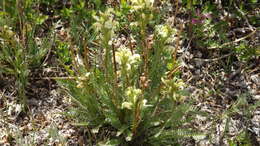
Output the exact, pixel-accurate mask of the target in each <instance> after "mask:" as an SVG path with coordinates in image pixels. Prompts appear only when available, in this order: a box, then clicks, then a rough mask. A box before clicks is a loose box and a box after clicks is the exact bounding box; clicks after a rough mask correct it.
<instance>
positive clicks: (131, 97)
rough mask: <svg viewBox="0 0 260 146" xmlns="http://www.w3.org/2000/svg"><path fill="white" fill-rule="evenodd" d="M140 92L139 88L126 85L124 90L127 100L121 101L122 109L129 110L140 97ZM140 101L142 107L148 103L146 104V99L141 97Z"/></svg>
mask: <svg viewBox="0 0 260 146" xmlns="http://www.w3.org/2000/svg"><path fill="white" fill-rule="evenodd" d="M141 94H142V90H141V89H137V88H135V87H128V88H127V90H126V93H125V95H126V97H127V101H125V102H123V103H122V109H129V110H131V109H132V108H133V106H134V105H135V104H136V103H137V102H138V99H139V98H140V97H141ZM140 102H141V106H142V107H146V106H148V105H146V103H147V100H146V99H143V100H142V101H140Z"/></svg>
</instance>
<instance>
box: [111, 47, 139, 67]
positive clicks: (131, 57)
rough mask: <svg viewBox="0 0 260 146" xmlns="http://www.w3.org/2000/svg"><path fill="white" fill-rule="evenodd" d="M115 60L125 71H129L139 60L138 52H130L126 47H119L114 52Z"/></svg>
mask: <svg viewBox="0 0 260 146" xmlns="http://www.w3.org/2000/svg"><path fill="white" fill-rule="evenodd" d="M115 56H116V62H117V63H118V64H119V65H120V66H121V67H122V68H124V69H126V71H131V70H132V69H133V68H135V67H137V65H138V64H139V62H140V61H141V57H140V55H139V54H132V52H131V51H130V49H128V48H126V47H124V46H123V47H120V48H119V49H118V51H117V52H116V53H115Z"/></svg>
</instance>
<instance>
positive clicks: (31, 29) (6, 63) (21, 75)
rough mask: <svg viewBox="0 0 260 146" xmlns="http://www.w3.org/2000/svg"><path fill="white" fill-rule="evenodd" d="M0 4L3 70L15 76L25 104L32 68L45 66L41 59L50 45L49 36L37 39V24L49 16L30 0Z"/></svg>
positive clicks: (2, 71) (20, 95)
mask: <svg viewBox="0 0 260 146" xmlns="http://www.w3.org/2000/svg"><path fill="white" fill-rule="evenodd" d="M1 4H2V7H3V10H4V11H3V13H1V15H0V23H1V27H0V54H1V56H0V73H1V74H2V73H3V74H9V75H13V76H14V77H15V79H16V87H17V90H18V96H19V100H20V101H21V103H22V104H23V106H24V107H26V106H27V98H26V87H27V85H28V76H29V73H30V70H31V69H34V68H35V67H39V66H41V65H42V59H43V58H44V56H45V55H46V53H47V50H48V49H49V48H50V47H51V43H49V42H50V39H47V37H46V38H42V39H37V38H36V34H37V33H36V29H37V26H39V25H40V24H42V23H43V22H44V21H45V20H46V19H47V16H43V15H41V14H40V13H37V12H36V11H35V10H33V9H32V7H33V1H31V0H27V1H25V2H22V1H16V3H13V2H11V1H8V0H7V1H4V2H3V3H1ZM10 7H14V8H15V9H13V8H10ZM17 22H19V23H17Z"/></svg>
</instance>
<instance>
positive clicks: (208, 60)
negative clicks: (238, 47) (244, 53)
mask: <svg viewBox="0 0 260 146" xmlns="http://www.w3.org/2000/svg"><path fill="white" fill-rule="evenodd" d="M233 54H234V52H231V53H229V54H226V55H223V56H221V57H218V58H212V59H200V58H194V60H196V61H203V62H213V61H219V60H221V59H224V58H226V57H229V56H231V55H233Z"/></svg>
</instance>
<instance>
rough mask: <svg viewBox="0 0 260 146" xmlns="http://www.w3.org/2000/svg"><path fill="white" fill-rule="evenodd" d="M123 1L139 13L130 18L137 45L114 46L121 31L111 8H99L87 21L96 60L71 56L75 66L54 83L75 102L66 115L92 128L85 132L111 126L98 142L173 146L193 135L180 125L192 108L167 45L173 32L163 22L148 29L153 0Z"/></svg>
mask: <svg viewBox="0 0 260 146" xmlns="http://www.w3.org/2000/svg"><path fill="white" fill-rule="evenodd" d="M127 4H129V6H130V7H131V9H132V10H133V12H134V13H135V15H136V16H138V17H136V19H134V20H132V21H133V23H134V24H136V25H137V27H136V28H135V30H134V34H136V39H137V46H136V47H135V48H130V47H127V46H124V45H122V46H120V47H119V48H115V47H114V45H113V43H114V42H113V41H114V40H115V38H116V37H117V35H116V34H117V32H118V31H119V30H120V27H119V25H118V21H117V17H116V15H115V11H114V9H112V8H107V9H106V10H105V11H103V12H101V11H100V12H99V13H97V14H96V15H93V18H94V19H95V20H96V22H95V23H94V24H93V25H92V29H93V30H94V32H93V33H95V34H97V37H96V40H94V41H95V42H96V44H97V47H98V49H99V50H97V52H96V53H95V54H96V56H95V58H98V61H95V62H93V63H92V65H91V66H87V65H86V64H82V63H77V59H75V58H72V60H75V61H73V63H74V64H72V65H71V66H70V67H67V69H68V72H69V73H70V75H71V76H72V77H71V78H69V79H67V80H58V82H59V83H60V84H61V85H63V86H64V87H65V88H66V89H67V91H68V93H69V95H70V96H71V97H72V98H73V99H74V100H75V101H76V102H77V103H78V105H79V107H78V108H77V109H74V110H73V111H71V114H70V116H72V117H75V118H77V120H78V122H79V125H85V126H86V127H87V129H88V128H90V129H92V130H91V132H90V135H93V134H96V133H102V132H104V131H102V129H104V127H108V129H111V130H109V136H107V137H103V138H101V140H102V142H100V144H101V145H102V144H111V145H176V144H178V143H180V142H181V139H182V138H185V137H190V136H192V135H194V133H193V132H192V129H190V128H189V127H188V126H187V127H184V123H187V122H189V121H191V120H192V117H193V114H192V112H193V111H194V109H193V107H192V106H191V105H190V104H189V103H185V102H184V100H185V96H184V92H182V89H183V88H184V87H185V84H184V83H183V82H182V81H181V80H180V79H179V78H178V61H177V60H176V56H175V53H176V49H175V50H174V49H172V48H171V47H169V46H167V45H166V44H167V43H168V42H169V41H171V40H172V39H173V38H172V37H174V36H175V33H176V32H175V31H174V30H173V29H171V27H169V26H168V25H157V26H153V25H154V24H151V26H153V27H154V28H153V29H154V32H153V33H152V34H151V33H150V32H149V31H148V27H149V26H148V24H149V21H151V22H153V13H150V12H153V2H152V1H148V0H147V1H143V0H139V1H131V2H127ZM89 32H91V31H89ZM149 35H153V36H154V37H153V39H152V41H153V44H152V45H149V44H148V41H147V39H146V38H147V37H148V36H149ZM90 44H91V42H90ZM90 44H88V45H90ZM78 51H79V50H78ZM71 56H75V55H71ZM85 57H87V56H83V58H85ZM77 66H79V67H77ZM105 131H106V130H105ZM89 138H90V139H91V138H92V139H91V140H90V142H98V141H100V139H98V138H94V139H93V137H92V136H90V137H89Z"/></svg>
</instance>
